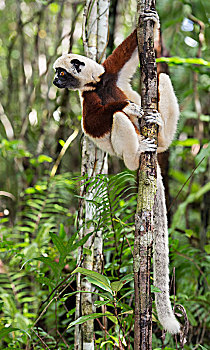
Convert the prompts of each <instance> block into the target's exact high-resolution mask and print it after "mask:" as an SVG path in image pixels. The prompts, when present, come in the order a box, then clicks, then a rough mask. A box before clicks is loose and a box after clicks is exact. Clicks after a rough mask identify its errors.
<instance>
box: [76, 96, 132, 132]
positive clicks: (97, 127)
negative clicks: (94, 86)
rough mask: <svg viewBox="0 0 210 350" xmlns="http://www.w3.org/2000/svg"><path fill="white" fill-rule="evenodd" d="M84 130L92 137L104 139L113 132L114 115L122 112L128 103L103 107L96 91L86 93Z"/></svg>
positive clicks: (117, 102) (123, 102) (116, 103)
mask: <svg viewBox="0 0 210 350" xmlns="http://www.w3.org/2000/svg"><path fill="white" fill-rule="evenodd" d="M82 97H83V128H84V131H85V132H86V133H87V134H88V135H90V136H91V137H102V136H103V135H105V134H106V133H107V132H110V131H111V128H112V122H113V114H114V113H116V112H118V111H122V110H123V108H124V107H126V106H127V105H128V101H125V100H123V101H115V102H111V103H109V104H106V105H102V102H101V99H100V97H99V96H98V94H97V93H96V92H94V91H90V92H84V93H83V94H82Z"/></svg>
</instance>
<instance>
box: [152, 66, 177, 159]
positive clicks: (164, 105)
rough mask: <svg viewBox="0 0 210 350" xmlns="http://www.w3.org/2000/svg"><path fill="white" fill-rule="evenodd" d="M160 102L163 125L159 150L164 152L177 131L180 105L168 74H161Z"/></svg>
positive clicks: (159, 107)
mask: <svg viewBox="0 0 210 350" xmlns="http://www.w3.org/2000/svg"><path fill="white" fill-rule="evenodd" d="M158 90H159V103H158V110H159V112H160V114H161V117H162V120H163V125H162V127H160V128H159V132H158V149H157V152H164V151H165V150H166V149H167V148H168V147H169V145H170V144H171V142H172V140H173V138H174V134H175V132H176V127H177V121H178V118H179V105H178V102H177V98H176V96H175V93H174V89H173V86H172V84H171V80H170V78H169V76H168V75H167V74H164V73H161V74H160V75H159V85H158Z"/></svg>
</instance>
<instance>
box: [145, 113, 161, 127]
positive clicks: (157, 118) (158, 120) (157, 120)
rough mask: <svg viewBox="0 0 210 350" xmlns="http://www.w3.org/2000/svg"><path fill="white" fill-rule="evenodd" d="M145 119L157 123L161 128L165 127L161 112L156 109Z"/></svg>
mask: <svg viewBox="0 0 210 350" xmlns="http://www.w3.org/2000/svg"><path fill="white" fill-rule="evenodd" d="M145 119H146V121H147V122H148V123H155V124H157V125H158V126H159V128H160V129H161V128H162V127H163V119H162V117H161V114H160V113H159V112H158V111H156V110H154V111H153V112H149V113H148V114H147V115H145Z"/></svg>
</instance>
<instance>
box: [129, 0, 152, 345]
mask: <svg viewBox="0 0 210 350" xmlns="http://www.w3.org/2000/svg"><path fill="white" fill-rule="evenodd" d="M150 9H152V10H154V9H155V1H151V0H139V1H138V4H137V12H138V15H139V23H138V28H137V36H138V44H139V58H140V67H141V68H140V69H141V84H142V85H141V87H142V94H141V98H142V107H143V109H144V113H145V115H146V114H147V113H148V112H152V111H153V110H157V69H156V63H155V53H154V35H153V26H154V23H153V21H151V20H149V21H148V20H147V21H144V17H145V10H150ZM141 132H142V134H143V135H144V136H146V137H151V138H157V128H156V126H155V125H151V124H150V127H148V126H147V125H146V123H145V122H144V121H143V124H141ZM156 163H157V156H156V154H151V153H149V152H146V153H143V154H142V155H141V157H140V168H139V184H138V199H137V211H136V220H135V240H134V284H135V326H134V349H135V350H137V349H141V350H142V349H144V350H151V349H152V301H151V289H150V271H151V256H152V231H153V206H154V198H155V193H156V176H157V169H156Z"/></svg>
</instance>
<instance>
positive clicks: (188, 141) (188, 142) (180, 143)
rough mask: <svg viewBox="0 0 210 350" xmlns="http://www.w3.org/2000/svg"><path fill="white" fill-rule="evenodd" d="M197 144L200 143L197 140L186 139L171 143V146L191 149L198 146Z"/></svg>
mask: <svg viewBox="0 0 210 350" xmlns="http://www.w3.org/2000/svg"><path fill="white" fill-rule="evenodd" d="M199 143H200V142H199V140H198V139H193V138H191V139H190V138H188V139H186V140H183V141H180V140H175V141H173V146H184V147H192V146H193V145H199Z"/></svg>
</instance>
